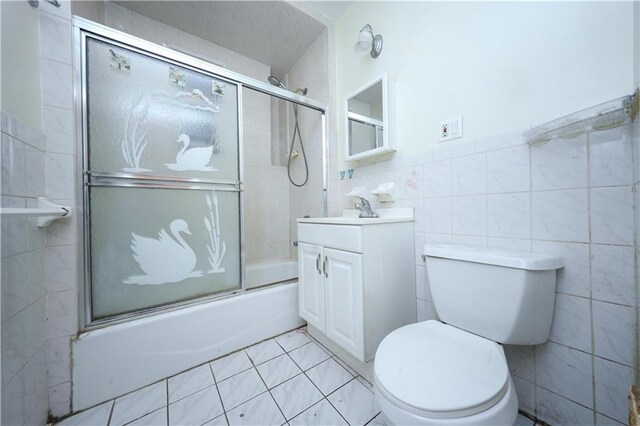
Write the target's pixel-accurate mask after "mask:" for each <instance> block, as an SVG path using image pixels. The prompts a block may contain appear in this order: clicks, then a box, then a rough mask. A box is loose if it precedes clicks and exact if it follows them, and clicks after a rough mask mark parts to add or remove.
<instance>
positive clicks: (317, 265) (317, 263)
mask: <svg viewBox="0 0 640 426" xmlns="http://www.w3.org/2000/svg"><path fill="white" fill-rule="evenodd" d="M321 257H322V255H321V254H320V253H318V257H317V258H316V269H317V270H318V273H319V274H320V275H322V271H321V270H320V258H321Z"/></svg>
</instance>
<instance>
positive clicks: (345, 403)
mask: <svg viewBox="0 0 640 426" xmlns="http://www.w3.org/2000/svg"><path fill="white" fill-rule="evenodd" d="M327 399H328V400H329V401H330V402H331V404H333V406H334V407H335V408H336V409H337V410H338V412H339V413H340V414H342V417H344V418H345V419H347V422H349V424H350V425H352V426H358V425H364V424H366V423H367V422H368V421H369V420H371V419H373V418H374V417H375V416H377V415H378V413H379V412H380V408H378V403H377V402H376V400H375V397H374V395H373V393H372V392H371V391H369V390H368V389H367V388H366V387H365V386H364V385H363V384H362V383H360V382H359V381H357V380H352V381H350V382H349V383H347V384H346V385H344V386H343V387H341V388H340V389H338V390H337V391H335V392H334V393H332V394H331V395H329V396H328V397H327Z"/></svg>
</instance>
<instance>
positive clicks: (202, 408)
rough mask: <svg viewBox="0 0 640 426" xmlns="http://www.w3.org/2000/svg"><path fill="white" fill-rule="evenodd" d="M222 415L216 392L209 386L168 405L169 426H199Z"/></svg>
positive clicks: (222, 411)
mask: <svg viewBox="0 0 640 426" xmlns="http://www.w3.org/2000/svg"><path fill="white" fill-rule="evenodd" d="M223 413H224V410H223V408H222V403H221V402H220V397H219V396H218V391H217V390H216V387H215V386H210V387H208V388H206V389H202V390H201V391H198V392H196V393H194V394H193V395H189V396H188V397H186V398H183V399H181V400H180V401H177V402H174V403H173V404H171V405H169V425H180V426H187V425H195V426H200V425H201V424H203V423H205V422H207V421H209V420H212V419H215V418H216V417H218V416H219V415H220V414H223Z"/></svg>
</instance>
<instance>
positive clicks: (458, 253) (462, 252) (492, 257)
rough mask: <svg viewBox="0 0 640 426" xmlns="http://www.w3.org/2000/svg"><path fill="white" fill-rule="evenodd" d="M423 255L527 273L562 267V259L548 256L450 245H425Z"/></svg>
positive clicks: (518, 251) (519, 251)
mask: <svg viewBox="0 0 640 426" xmlns="http://www.w3.org/2000/svg"><path fill="white" fill-rule="evenodd" d="M423 254H424V255H425V256H426V257H437V258H442V259H453V260H463V261H467V262H474V263H484V264H487V265H496V266H504V267H506V268H515V269H526V270H529V271H547V270H552V269H560V268H562V267H563V266H564V264H563V262H562V258H560V257H558V256H554V255H550V254H544V253H530V252H526V251H521V250H505V249H497V248H487V247H473V246H461V245H452V244H425V245H424V251H423Z"/></svg>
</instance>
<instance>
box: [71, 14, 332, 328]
mask: <svg viewBox="0 0 640 426" xmlns="http://www.w3.org/2000/svg"><path fill="white" fill-rule="evenodd" d="M76 50H77V52H76V53H77V58H79V61H78V63H77V66H76V68H77V69H76V71H77V72H76V76H77V79H76V94H77V96H76V100H77V113H78V115H77V117H79V118H80V117H81V119H78V120H77V132H78V141H79V153H80V152H82V155H78V171H79V174H78V177H79V178H78V183H79V185H78V205H79V210H80V215H79V217H81V218H82V220H81V221H80V222H81V223H80V225H79V227H80V235H82V236H83V238H82V241H83V247H82V250H81V253H79V258H80V260H81V261H80V262H79V264H80V265H81V267H82V276H83V277H84V284H85V285H84V286H83V287H82V290H81V291H82V295H81V296H82V297H81V299H82V301H83V303H81V305H82V306H81V308H82V310H83V311H84V315H83V317H84V322H83V324H81V328H86V327H91V326H95V325H101V324H105V323H112V322H114V321H120V322H121V321H123V320H125V319H128V318H137V317H139V316H140V315H145V314H149V313H154V312H158V311H164V310H167V309H174V308H176V307H180V306H184V305H185V304H193V303H196V302H203V301H209V300H212V299H216V298H221V297H226V296H229V295H233V294H236V293H241V292H244V291H246V290H247V289H250V288H254V287H262V286H264V285H268V284H273V283H275V282H281V281H284V280H286V279H290V278H295V272H296V271H297V269H296V267H295V262H294V260H292V259H291V258H292V257H294V256H295V252H294V250H292V240H293V239H294V238H295V231H294V229H295V218H296V216H297V215H300V214H301V211H300V206H301V205H302V206H306V205H308V206H309V208H308V209H307V210H306V211H309V212H317V210H318V206H323V208H322V212H317V213H320V214H321V213H324V212H326V181H327V179H326V173H327V167H326V161H325V156H326V140H325V135H326V131H325V126H326V120H325V111H326V109H325V107H324V106H323V105H322V104H321V103H319V102H316V101H313V100H311V99H309V98H306V97H304V96H301V95H300V94H297V93H293V92H290V91H288V90H284V89H283V88H278V87H274V86H272V85H270V84H268V83H267V81H266V76H265V81H264V82H261V81H257V80H254V79H251V78H248V77H245V76H243V75H240V74H237V73H234V72H230V71H228V70H226V69H224V68H221V67H218V66H215V65H212V64H210V63H207V62H204V61H201V60H198V59H195V58H192V57H190V56H187V55H184V54H181V53H178V52H175V51H173V50H170V49H166V48H163V47H160V46H157V45H154V44H151V43H148V42H145V41H142V40H140V39H137V38H134V37H131V36H129V35H126V34H123V33H120V32H117V31H114V30H110V29H107V28H106V27H102V26H100V25H97V24H93V23H91V22H89V21H84V20H81V19H77V20H76ZM288 104H293V105H295V106H296V108H295V110H296V114H295V117H294V116H293V115H292V114H291V112H292V110H293V108H291V106H289V105H288ZM294 118H295V123H294V122H293V119H294ZM298 120H299V121H298ZM298 126H299V128H298ZM283 129H284V130H283ZM291 129H293V130H294V131H297V132H298V133H300V132H302V133H304V136H305V139H304V140H305V144H309V145H312V146H313V148H312V149H311V151H312V152H313V153H314V155H315V156H314V157H313V158H312V161H311V162H310V167H309V169H310V172H309V173H310V178H309V180H310V181H311V182H310V184H309V185H307V186H305V187H302V188H294V187H293V185H290V184H289V181H288V180H287V173H288V172H287V167H286V164H287V162H296V161H299V159H293V158H291V156H289V158H285V157H283V155H282V154H283V153H282V152H280V151H281V150H280V149H279V147H280V146H281V145H283V144H285V145H286V142H283V141H281V140H280V139H281V138H280V137H279V135H283V137H284V136H285V135H290V134H291ZM301 129H302V130H301ZM305 148H306V145H305ZM300 164H301V163H300ZM319 165H320V167H319ZM297 167H298V168H300V165H298V166H297ZM295 168H296V166H295V165H294V167H293V169H294V170H293V173H295ZM293 203H295V205H294V204H293ZM270 263H276V264H278V265H279V266H277V267H276V268H275V269H273V268H270V267H269V266H268V265H269V264H270ZM283 265H284V266H283ZM265 270H266V271H267V272H266V273H264V271H265ZM275 270H283V271H284V272H283V275H282V274H277V273H274V272H273V271H275Z"/></svg>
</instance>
